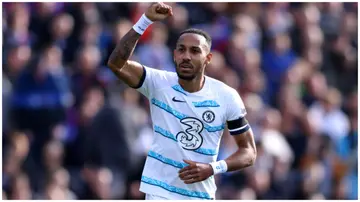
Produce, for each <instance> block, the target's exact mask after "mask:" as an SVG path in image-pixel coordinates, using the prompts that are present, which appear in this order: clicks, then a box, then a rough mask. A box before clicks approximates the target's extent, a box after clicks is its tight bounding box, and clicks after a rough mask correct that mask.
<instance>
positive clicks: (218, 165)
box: [210, 160, 228, 175]
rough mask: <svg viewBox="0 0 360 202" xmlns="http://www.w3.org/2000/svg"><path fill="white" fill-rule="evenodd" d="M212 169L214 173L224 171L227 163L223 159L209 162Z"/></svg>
mask: <svg viewBox="0 0 360 202" xmlns="http://www.w3.org/2000/svg"><path fill="white" fill-rule="evenodd" d="M210 165H211V167H212V168H213V170H214V175H216V174H219V173H225V172H226V171H227V169H228V167H227V164H226V162H225V161H224V160H221V161H217V162H212V163H210Z"/></svg>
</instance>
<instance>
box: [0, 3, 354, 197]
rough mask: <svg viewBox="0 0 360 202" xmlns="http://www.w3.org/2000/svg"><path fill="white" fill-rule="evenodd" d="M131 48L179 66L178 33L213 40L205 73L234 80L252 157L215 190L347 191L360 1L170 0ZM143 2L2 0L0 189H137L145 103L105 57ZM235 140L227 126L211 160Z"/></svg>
mask: <svg viewBox="0 0 360 202" xmlns="http://www.w3.org/2000/svg"><path fill="white" fill-rule="evenodd" d="M170 4H171V6H173V11H174V16H173V17H172V18H171V19H169V20H168V21H166V22H164V23H155V24H153V25H152V26H151V27H150V28H149V29H148V30H147V31H146V33H145V34H144V35H143V37H142V38H141V40H140V42H139V44H138V46H137V48H136V50H135V53H134V55H133V57H132V59H133V60H137V61H139V62H141V63H143V64H144V65H147V66H150V67H153V68H158V69H163V70H168V71H174V68H175V67H174V64H173V60H172V50H173V48H174V47H175V43H176V40H177V37H178V34H179V32H181V31H182V30H184V29H186V28H189V27H195V28H200V29H204V30H205V31H207V32H209V34H210V35H211V36H212V38H213V47H212V51H213V60H212V63H211V64H210V65H209V66H208V67H207V68H206V74H207V75H208V76H211V77H214V78H216V79H219V80H221V81H223V82H225V83H227V84H228V85H230V86H231V87H233V88H235V89H237V90H238V92H239V93H240V95H241V97H242V99H243V101H244V103H245V106H246V108H247V111H248V115H247V119H248V120H249V122H250V124H251V126H252V128H253V131H254V133H255V138H256V143H257V150H258V157H257V161H256V163H255V165H254V166H253V167H251V168H247V169H245V170H243V171H240V172H232V173H226V174H222V175H218V176H216V180H217V185H218V191H217V199H356V198H357V194H358V193H357V190H358V184H357V182H358V173H357V170H358V167H357V166H358V163H357V161H358V155H357V153H358V152H357V149H358V143H357V137H358V124H357V123H358V116H357V114H358V91H357V87H358V86H357V75H358V67H357V63H358V58H357V54H358V53H357V51H358V50H357V48H358V38H357V35H358V31H357V29H358V28H357V21H358V19H357V14H358V4H357V3H170ZM148 6H149V4H148V3H2V10H3V16H2V29H3V32H2V33H3V38H2V39H3V44H2V50H3V55H2V56H3V57H2V58H3V61H2V62H3V68H2V69H3V71H2V109H3V111H2V113H3V114H2V125H3V132H2V134H3V138H2V142H3V147H2V155H3V156H2V157H3V158H2V159H3V161H2V165H3V166H2V176H3V177H2V191H3V192H2V197H3V199H6V198H7V199H143V198H144V194H142V193H141V192H139V190H138V189H139V180H140V177H141V173H142V169H143V164H144V160H145V158H146V155H147V151H148V148H149V147H150V145H151V142H152V138H153V133H152V125H151V119H150V116H149V105H148V101H147V100H146V99H145V98H144V97H143V96H142V95H140V94H139V93H138V92H137V91H135V90H134V89H131V88H128V87H127V86H125V85H124V84H123V83H122V82H121V81H119V80H117V79H116V77H115V76H114V75H113V74H112V73H111V71H110V70H109V69H108V68H107V67H106V61H107V59H108V57H109V55H110V53H111V51H112V50H113V48H114V47H115V45H116V43H117V42H118V41H119V40H120V38H121V37H122V36H123V35H124V34H125V33H126V32H127V31H128V30H130V29H131V27H132V25H133V24H134V23H135V22H136V21H137V20H138V18H139V17H140V16H141V14H142V13H143V12H144V11H145V9H146V8H147V7H148ZM235 150H236V145H235V143H234V141H233V139H232V137H231V136H230V135H229V133H228V132H227V131H225V133H224V136H223V139H222V143H221V149H220V154H219V159H224V158H226V157H228V156H229V155H230V154H231V153H232V152H234V151H235Z"/></svg>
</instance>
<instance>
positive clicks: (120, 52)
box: [109, 29, 141, 67]
mask: <svg viewBox="0 0 360 202" xmlns="http://www.w3.org/2000/svg"><path fill="white" fill-rule="evenodd" d="M140 36H141V35H140V34H138V33H137V32H135V31H134V30H133V29H131V30H130V31H129V32H128V33H127V34H126V35H125V36H124V37H123V38H122V39H121V40H120V42H119V43H118V44H117V45H116V47H115V49H114V50H113V52H112V53H111V55H110V58H109V61H110V63H111V64H113V65H116V66H119V67H121V66H123V64H124V63H125V62H126V61H127V60H128V59H129V57H130V56H131V54H132V53H133V52H134V49H135V46H136V44H137V42H138V41H139V38H140Z"/></svg>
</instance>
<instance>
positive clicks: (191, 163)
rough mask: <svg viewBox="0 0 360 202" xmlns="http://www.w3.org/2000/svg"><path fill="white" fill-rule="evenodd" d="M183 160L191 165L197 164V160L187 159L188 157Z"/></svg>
mask: <svg viewBox="0 0 360 202" xmlns="http://www.w3.org/2000/svg"><path fill="white" fill-rule="evenodd" d="M183 161H184V162H185V163H187V164H189V165H196V162H195V161H191V160H186V159H184V160H183Z"/></svg>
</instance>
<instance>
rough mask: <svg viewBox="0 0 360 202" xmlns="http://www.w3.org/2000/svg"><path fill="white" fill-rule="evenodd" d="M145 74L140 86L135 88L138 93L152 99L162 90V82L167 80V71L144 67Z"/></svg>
mask: <svg viewBox="0 0 360 202" xmlns="http://www.w3.org/2000/svg"><path fill="white" fill-rule="evenodd" d="M143 69H144V73H143V75H142V77H141V79H140V82H139V85H138V86H137V87H135V89H136V90H137V91H139V92H140V93H141V94H143V95H145V96H146V97H147V98H150V97H151V95H152V94H153V92H154V91H155V90H156V89H158V88H160V87H161V86H160V84H161V83H162V81H164V80H167V78H166V71H163V70H158V69H153V68H150V67H146V66H144V65H143Z"/></svg>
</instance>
